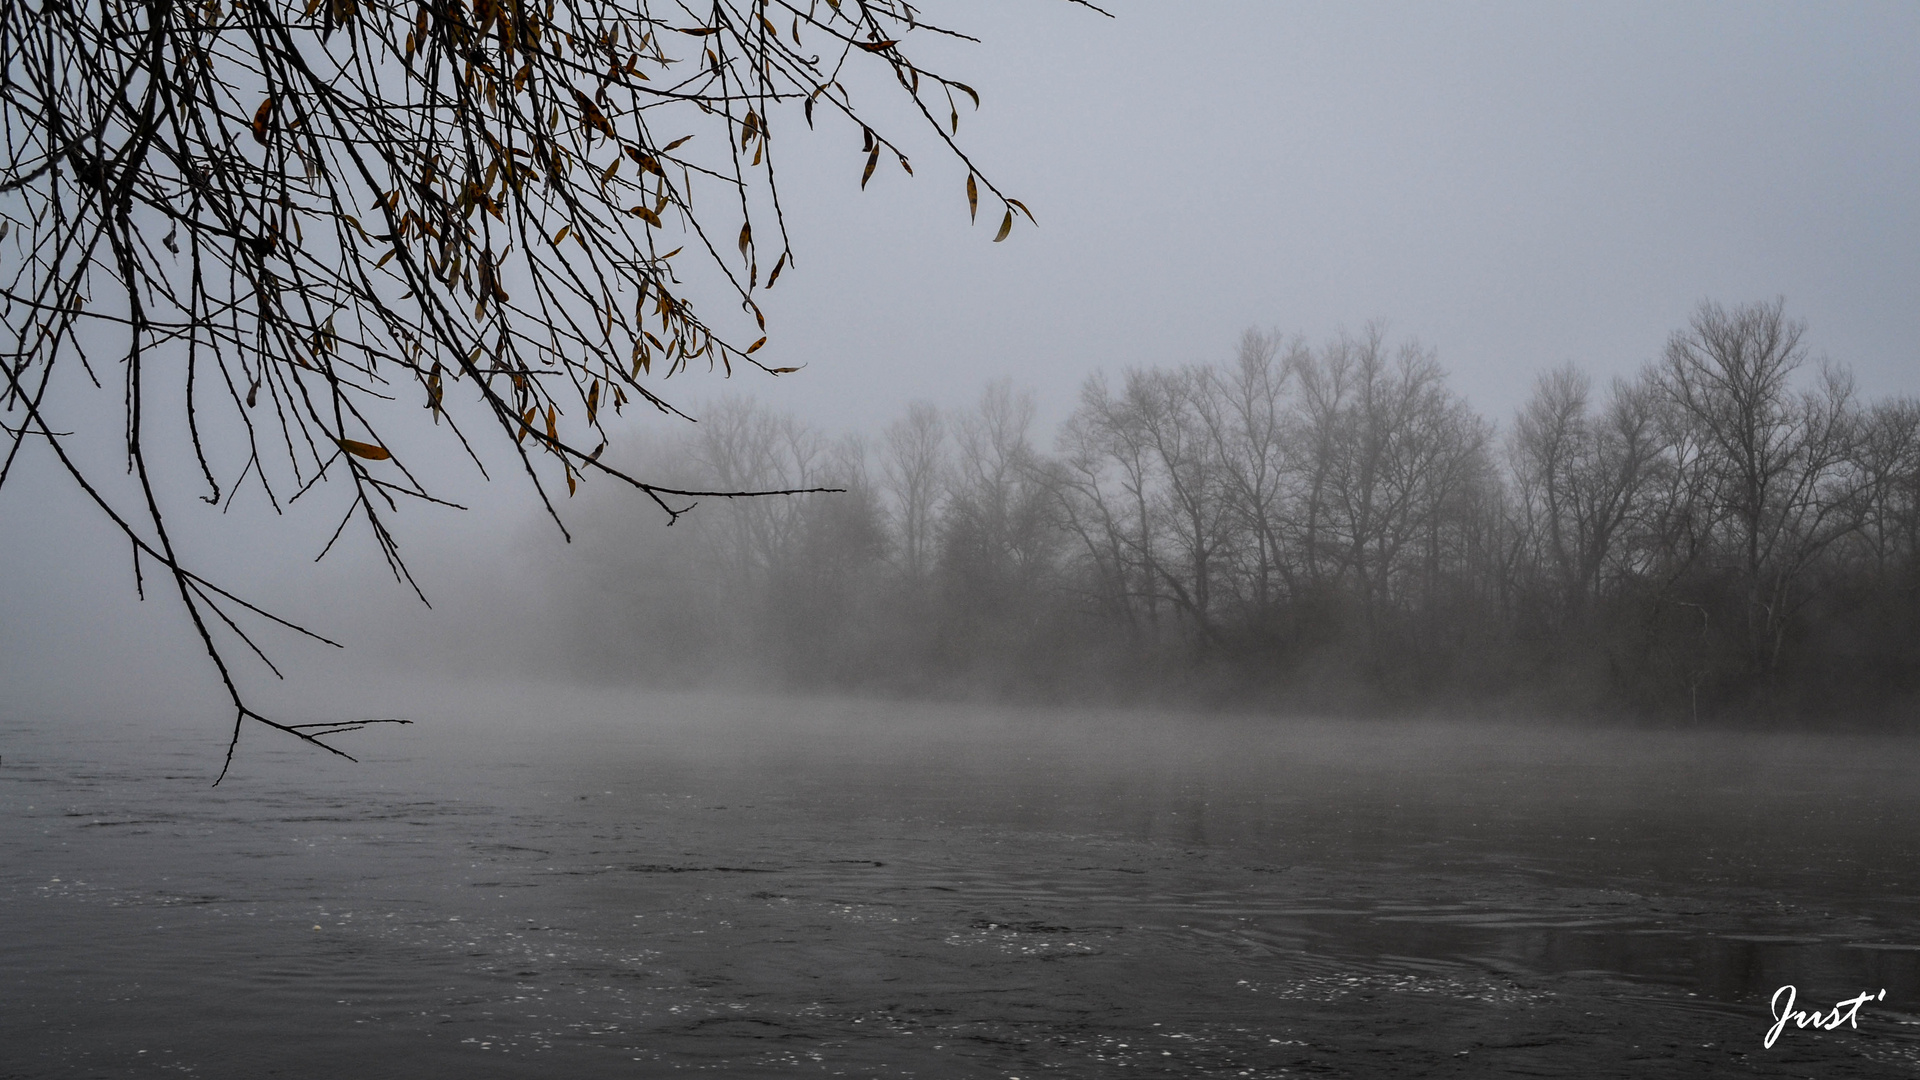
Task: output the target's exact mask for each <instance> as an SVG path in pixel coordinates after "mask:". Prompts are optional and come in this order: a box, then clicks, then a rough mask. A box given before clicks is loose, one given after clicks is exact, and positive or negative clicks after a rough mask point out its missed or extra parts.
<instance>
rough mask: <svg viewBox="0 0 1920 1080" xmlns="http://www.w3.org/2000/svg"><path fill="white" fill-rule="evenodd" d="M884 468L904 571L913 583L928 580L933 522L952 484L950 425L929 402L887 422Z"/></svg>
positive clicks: (908, 408) (935, 520) (920, 404)
mask: <svg viewBox="0 0 1920 1080" xmlns="http://www.w3.org/2000/svg"><path fill="white" fill-rule="evenodd" d="M881 454H882V461H881V470H882V475H883V476H884V477H885V483H886V489H887V492H888V494H889V495H891V496H892V499H893V517H894V523H895V525H896V526H897V528H898V530H899V535H900V544H899V554H900V569H901V572H902V573H904V574H905V575H906V577H907V580H908V581H911V582H915V583H918V582H922V581H925V580H926V577H927V574H928V572H929V571H930V570H931V569H932V567H933V558H934V551H935V546H934V541H935V533H934V525H935V523H936V522H937V521H938V520H939V513H940V501H941V498H942V497H943V495H944V494H945V489H946V483H947V471H948V467H949V466H948V462H947V425H946V421H945V420H944V419H942V418H941V416H940V410H939V408H937V407H936V406H935V405H934V404H933V403H932V402H930V401H915V402H913V403H912V404H910V405H908V406H907V415H906V416H904V417H902V418H900V419H899V420H895V421H894V422H893V423H891V424H889V425H887V430H886V433H885V436H884V437H883V441H882V446H881Z"/></svg>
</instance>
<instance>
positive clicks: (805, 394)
mask: <svg viewBox="0 0 1920 1080" xmlns="http://www.w3.org/2000/svg"><path fill="white" fill-rule="evenodd" d="M955 7H956V8H958V10H957V11H956V12H955V13H954V14H953V16H952V19H953V22H954V24H955V25H958V26H959V27H960V28H961V29H965V30H969V31H971V32H974V33H976V34H978V35H979V36H980V37H981V38H983V39H984V44H982V45H979V46H967V47H960V48H953V49H945V48H943V49H940V50H939V53H940V54H941V56H942V59H943V61H944V62H945V63H946V64H947V67H948V70H949V71H950V73H951V74H953V75H955V76H956V77H958V78H961V79H963V80H966V81H968V82H970V83H972V84H973V85H974V86H976V87H977V88H978V89H979V90H980V91H981V93H982V95H983V96H984V98H985V107H984V108H983V109H982V111H981V112H980V113H979V114H977V115H973V116H967V117H965V118H964V119H963V121H962V127H961V133H962V135H963V136H964V137H965V139H966V144H967V146H968V148H969V149H970V151H972V152H975V153H976V154H977V157H978V160H980V161H981V162H982V163H983V165H984V167H985V168H986V169H988V171H989V172H990V173H992V174H993V175H994V176H995V177H996V178H997V179H999V180H1000V181H1001V182H1002V183H1003V185H1004V186H1005V187H1006V188H1008V189H1009V190H1010V191H1011V192H1012V193H1013V194H1015V195H1016V196H1017V197H1020V198H1022V199H1023V200H1024V201H1026V202H1027V203H1028V204H1029V205H1030V206H1031V207H1032V208H1033V210H1034V212H1035V214H1036V215H1037V217H1038V218H1039V221H1040V228H1038V229H1022V230H1018V231H1016V233H1015V234H1014V236H1013V237H1012V238H1011V239H1009V240H1008V242H1006V243H1004V244H999V245H995V244H992V243H990V240H991V237H992V231H993V228H994V225H995V224H997V218H996V219H995V221H994V222H991V223H990V222H987V221H985V220H984V218H985V217H986V215H985V214H984V213H983V215H982V217H983V221H982V223H981V224H980V225H978V226H975V227H972V228H969V226H968V224H967V220H966V214H965V204H964V196H963V194H962V185H963V181H964V173H963V172H961V171H960V170H959V169H958V168H957V167H954V166H951V165H949V164H947V163H943V162H939V161H937V160H936V158H935V157H934V156H933V155H932V154H930V153H929V154H925V155H922V156H917V157H916V162H915V163H916V172H917V173H918V176H916V177H914V178H908V177H906V176H905V175H903V174H901V173H899V172H898V171H897V170H886V169H883V170H882V171H881V172H880V173H879V174H877V175H876V178H875V180H874V182H873V184H872V185H871V186H870V188H869V190H868V191H866V192H865V193H861V192H860V191H859V190H858V187H857V180H858V174H859V168H860V166H861V164H862V163H863V157H862V155H860V154H859V153H858V139H857V135H855V134H853V133H850V132H849V133H838V134H836V133H833V132H831V131H829V134H828V137H827V138H826V139H825V140H824V143H825V149H826V150H831V151H832V153H830V154H829V153H822V154H820V155H818V157H817V158H816V156H815V155H814V154H813V153H811V152H809V153H807V154H805V155H796V154H795V153H794V150H793V147H792V145H791V142H792V141H791V140H788V146H787V147H786V149H787V154H788V159H787V160H788V173H787V175H788V177H789V179H790V181H791V187H792V190H793V191H794V192H796V196H795V197H794V199H793V201H794V203H795V205H797V206H798V211H797V212H796V213H795V214H794V215H793V219H794V225H795V230H796V234H797V237H798V240H799V244H800V250H799V254H800V261H799V263H798V267H797V271H796V273H795V274H794V275H793V276H791V277H783V278H782V281H781V284H780V287H779V289H778V290H776V291H775V294H774V296H775V299H776V301H777V302H776V303H775V304H773V305H770V310H771V311H772V312H773V313H774V314H775V316H776V322H775V323H774V330H775V338H774V344H776V345H778V346H779V347H780V349H779V352H778V353H776V354H775V356H776V357H777V359H779V360H780V361H781V362H783V363H792V362H800V363H806V364H807V365H808V367H807V369H806V371H805V372H804V374H802V375H800V376H798V377H793V378H789V379H784V380H781V381H780V383H779V384H778V385H777V386H768V385H765V383H766V382H767V380H744V381H743V386H744V387H745V388H746V389H750V390H752V391H753V392H754V393H756V395H757V396H759V397H761V398H762V399H763V400H766V401H769V402H772V403H779V404H782V405H786V406H789V407H791V408H793V409H795V410H797V411H800V412H802V413H803V414H805V415H808V416H810V417H813V418H816V419H818V420H819V421H820V422H822V423H825V424H828V425H829V426H839V425H858V426H874V425H877V423H878V422H879V421H877V420H875V419H872V418H873V417H874V416H875V413H876V411H877V412H879V413H881V414H890V413H892V412H893V411H895V410H897V408H898V407H899V406H900V404H901V403H902V402H904V401H906V400H907V399H909V398H912V397H916V396H918V397H928V398H932V399H935V400H937V401H942V402H952V401H959V400H966V399H970V398H971V397H972V396H973V395H974V394H976V393H977V391H978V387H979V385H980V383H981V381H982V380H983V379H984V378H986V377H990V376H999V375H1010V376H1012V377H1014V378H1015V379H1016V380H1017V381H1020V382H1023V383H1026V384H1028V385H1030V386H1032V387H1033V389H1034V390H1035V391H1036V392H1037V393H1038V394H1039V395H1040V398H1041V401H1042V405H1043V410H1044V411H1045V412H1046V413H1047V414H1048V415H1050V416H1051V415H1058V413H1059V412H1060V411H1064V409H1066V408H1069V407H1070V405H1071V402H1072V397H1073V394H1074V393H1075V392H1076V391H1077V388H1078V386H1079V384H1080V382H1081V380H1082V379H1084V378H1085V376H1086V375H1087V374H1088V373H1089V372H1090V371H1092V370H1094V369H1096V368H1100V367H1106V368H1119V367H1124V366H1133V365H1149V364H1168V363H1179V362H1187V361H1199V360H1211V359H1219V358H1223V357H1225V356H1227V355H1230V352H1231V350H1232V347H1233V344H1234V342H1235V341H1236V339H1237V338H1238V336H1239V334H1240V331H1241V330H1242V329H1244V328H1246V327H1248V326H1274V327H1278V328H1280V329H1282V330H1286V331H1290V332H1291V331H1299V332H1303V333H1305V334H1306V335H1308V336H1309V337H1310V338H1312V339H1320V338H1323V337H1325V336H1327V335H1330V334H1332V333H1334V332H1337V331H1338V330H1339V329H1341V328H1343V327H1344V328H1356V329H1357V328H1358V327H1360V326H1361V325H1363V324H1365V323H1366V322H1367V321H1369V320H1374V319H1379V320H1384V321H1386V322H1387V323H1388V324H1389V325H1390V327H1391V329H1392V331H1393V332H1394V334H1395V335H1396V336H1400V335H1404V336H1414V337H1418V338H1419V339H1421V340H1422V341H1423V342H1425V343H1426V344H1428V345H1430V346H1432V347H1434V348H1435V349H1437V350H1438V353H1439V356H1440V359H1441V361H1442V363H1443V364H1444V365H1445V366H1446V367H1448V368H1449V369H1450V370H1451V371H1452V372H1454V373H1455V376H1456V383H1457V385H1458V386H1459V388H1460V389H1462V390H1463V391H1464V392H1465V393H1466V394H1467V395H1468V396H1469V397H1470V398H1471V399H1472V400H1473V401H1474V402H1475V404H1477V405H1478V406H1479V407H1480V408H1481V410H1482V411H1483V412H1485V413H1487V414H1488V415H1489V416H1490V417H1492V418H1495V419H1503V418H1504V417H1505V416H1507V415H1508V414H1510V413H1511V411H1512V408H1513V407H1514V406H1515V405H1516V404H1517V403H1518V400H1519V399H1520V398H1521V397H1522V396H1523V395H1524V393H1525V390H1526V386H1527V384H1528V383H1529V382H1530V381H1531V378H1532V376H1533V374H1534V373H1535V372H1537V371H1539V370H1541V369H1543V368H1546V367H1550V366H1554V365H1557V364H1560V363H1564V362H1566V361H1575V362H1577V363H1579V364H1581V365H1583V366H1585V367H1587V368H1589V369H1590V370H1593V371H1594V372H1596V373H1598V374H1605V373H1612V372H1630V371H1632V370H1633V369H1635V368H1637V367H1638V366H1639V365H1641V364H1643V363H1645V362H1646V361H1647V360H1649V359H1652V358H1653V357H1654V356H1655V355H1656V354H1657V352H1658V351H1659V349H1660V348H1661V346H1662V343H1663V342H1664V341H1665V339H1666V336H1667V335H1668V334H1669V333H1670V332H1671V331H1672V330H1673V329H1675V328H1676V327H1679V326H1681V325H1683V324H1684V323H1685V321H1686V319H1687V317H1688V314H1689V312H1690V311H1691V310H1692V309H1693V308H1694V306H1695V305H1696V304H1697V303H1698V302H1699V301H1700V300H1702V299H1707V298H1711V299H1716V300H1720V301H1723V302H1726V303H1735V302H1741V301H1750V300H1762V299H1770V298H1772V297H1774V296H1784V297H1785V298H1786V300H1787V305H1788V309H1789V311H1790V312H1791V313H1792V314H1794V315H1796V316H1798V317H1800V318H1803V319H1805V320H1806V321H1807V322H1808V324H1809V337H1808V340H1809V341H1810V343H1811V344H1812V346H1813V348H1814V350H1815V351H1816V353H1819V352H1824V353H1826V354H1827V355H1830V356H1831V357H1832V358H1834V359H1836V360H1841V361H1845V362H1847V363H1849V364H1851V365H1852V366H1853V367H1854V368H1855V369H1856V371H1857V372H1858V373H1859V375H1860V377H1861V385H1862V389H1863V390H1866V391H1868V392H1870V393H1873V394H1876V395H1878V394H1884V393H1891V392H1908V393H1911V392H1915V391H1920V5H1916V4H1912V3H1854V4H1845V5H1840V4H1784V3H1672V2H1662V3H1606V4H1591V5H1569V4H1546V3H1505V4H1495V3H1483V4H1369V3H1337V4H1335V3H1280V2H1255V3H1181V4H1167V3H1161V4H1150V3H1144V2H1128V0H1116V2H1114V3H1112V4H1108V5H1107V7H1108V8H1109V10H1111V11H1113V13H1114V14H1115V15H1116V16H1117V17H1116V18H1114V19H1111V20H1109V19H1104V18H1101V17H1099V16H1096V15H1094V14H1092V13H1090V12H1088V11H1086V10H1085V9H1084V8H1080V7H1077V6H1075V5H1073V4H1069V3H1065V2H1036V0H1019V2H993V3H969V4H964V5H955ZM929 10H930V13H931V10H932V9H931V8H930V9H929ZM841 143H844V144H845V145H844V146H841V145H839V144H841ZM796 156H800V157H801V158H802V160H801V162H800V164H799V167H798V168H796V167H795V165H794V158H795V157H796Z"/></svg>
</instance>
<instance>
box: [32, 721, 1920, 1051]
mask: <svg viewBox="0 0 1920 1080" xmlns="http://www.w3.org/2000/svg"><path fill="white" fill-rule="evenodd" d="M491 700H492V701H493V702H494V703H492V704H489V703H488V701H489V699H488V698H486V697H485V696H484V695H482V696H479V697H477V698H476V700H475V701H474V702H473V703H469V704H467V705H463V706H460V707H459V708H448V709H444V710H442V711H441V715H438V716H435V717H434V718H432V719H431V720H430V722H423V723H421V724H417V725H415V726H413V727H409V728H391V729H378V730H368V731H364V732H361V733H358V734H354V735H350V736H346V737H345V738H344V739H343V740H342V742H343V745H346V746H348V747H349V748H350V749H352V750H353V751H354V752H356V753H357V754H358V755H360V756H361V757H362V761H361V762H360V763H359V764H351V763H347V762H344V761H341V760H339V759H337V758H330V757H326V756H324V755H321V754H318V753H316V752H313V751H311V750H308V749H305V748H302V747H299V746H296V745H291V744H290V741H289V740H285V739H282V738H273V737H269V735H268V733H265V732H259V731H254V732H249V733H248V735H247V738H246V739H245V741H244V742H243V744H242V747H241V752H240V755H239V758H238V760H237V764H236V766H235V769H234V772H233V774H232V775H231V776H230V777H229V778H228V779H227V780H226V781H225V782H224V783H222V784H221V785H220V786H219V787H217V788H216V787H210V786H209V781H210V780H211V779H212V776H213V774H214V773H215V772H216V771H217V769H218V765H219V760H218V758H219V753H220V750H221V745H220V743H219V741H218V734H217V732H216V731H214V730H213V729H210V728H208V727H206V726H204V725H182V724H163V723H159V722H140V721H137V720H126V721H107V720H98V719H88V720H71V719H70V720H66V721H62V722H60V723H57V724H56V723H53V722H52V721H49V720H46V719H43V718H36V717H32V716H26V717H21V716H7V717H5V718H4V719H0V1077H6V1078H25V1077H78V1076H86V1077H95V1076H99V1077H109V1076H159V1075H183V1074H184V1075H196V1076H208V1077H227V1076H232V1077H267V1076H281V1077H346V1076H353V1077H388V1076H391V1077H436V1076H456V1075H457V1076H462V1077H466V1076H477V1077H492V1076H500V1077H514V1076H529V1077H533V1076H540V1077H563V1076H564V1077H599V1076H609V1077H612V1076H620V1077H630V1076H639V1077H647V1076H665V1075H685V1074H706V1075H714V1076H743V1077H757V1076H807V1075H821V1076H829V1075H845V1076H929V1077H996V1078H1016V1077H1017V1078H1023V1080H1024V1078H1037V1077H1083V1076H1084V1077H1096V1076H1100V1077H1105V1076H1117V1075H1127V1076H1210V1077H1211V1076H1218V1077H1274V1076H1355V1077H1370V1076H1487V1075H1567V1076H1623V1077H1624V1076H1634V1077H1645V1076H1721V1075H1725V1076H1748V1075H1767V1076H1772V1075H1778V1076H1819V1077H1829V1076H1914V1075H1916V1074H1920V1015H1916V1014H1920V770H1917V769H1916V766H1920V742H1916V741H1914V740H1903V739H1894V738H1869V737H1857V736H1836V737H1828V738H1813V737H1805V736H1779V735H1741V736H1729V735H1726V734H1717V735H1716V734H1692V733H1682V734H1676V733H1645V732H1631V731H1620V730H1613V731H1598V732H1596V731H1576V730H1567V729H1562V728H1545V727H1527V726H1518V725H1503V724H1491V723H1489V724H1469V723H1453V722H1446V723H1442V722H1433V723H1418V724H1416V723H1395V724H1385V723H1366V724H1336V723H1331V722H1312V721H1300V720H1272V719H1258V720H1256V719H1231V718H1219V717H1183V716H1166V715H1148V714H1140V713H1102V712H1098V711H1091V710H1078V711H1071V710H1058V711H1018V710H1008V709H980V708H968V707H961V706H955V705H903V704H880V703H873V702H835V701H821V700H799V701H794V700H774V699H766V698H751V697H724V696H714V695H671V694H651V693H648V694H640V693H629V694H615V693H601V694H598V695H593V696H579V697H576V698H568V697H566V696H565V695H551V696H550V695H546V694H544V693H536V692H533V691H524V692H518V696H517V697H513V696H512V695H509V696H508V697H502V698H496V699H491ZM1789 984H1790V985H1793V986H1794V987H1795V994H1796V1001H1797V1005H1796V1006H1795V1007H1796V1008H1799V1009H1815V1008H1819V1009H1826V1010H1831V1009H1832V1008H1833V1007H1834V1003H1835V1002H1837V1001H1840V1000H1842V999H1845V998H1851V997H1854V996H1855V995H1858V994H1860V993H1862V992H1866V993H1869V994H1877V993H1878V992H1879V991H1882V990H1884V991H1885V996H1884V998H1880V997H1877V996H1876V997H1874V998H1873V999H1872V1000H1871V1001H1869V1002H1867V1003H1866V1004H1865V1005H1864V1006H1862V1007H1861V1008H1860V1009H1858V1010H1857V1015H1856V1017H1855V1020H1854V1023H1852V1024H1843V1025H1841V1026H1840V1027H1839V1028H1838V1030H1833V1031H1825V1030H1814V1029H1812V1028H1808V1029H1804V1030H1803V1029H1800V1028H1797V1027H1796V1026H1794V1025H1793V1024H1791V1023H1789V1024H1788V1025H1787V1026H1786V1028H1785V1029H1784V1030H1783V1031H1782V1032H1781V1033H1780V1034H1779V1036H1778V1037H1777V1040H1776V1041H1775V1043H1774V1045H1773V1046H1772V1047H1771V1048H1768V1047H1765V1046H1763V1045H1762V1044H1763V1040H1764V1038H1765V1037H1766V1035H1767V1033H1768V1029H1769V1028H1771V1027H1772V1026H1773V1023H1774V1019H1773V1015H1772V1013H1771V1012H1770V1005H1769V1002H1770V1000H1771V999H1772V998H1773V995H1774V994H1775V992H1776V991H1777V990H1778V989H1779V988H1780V987H1782V986H1785V985H1789Z"/></svg>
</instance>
